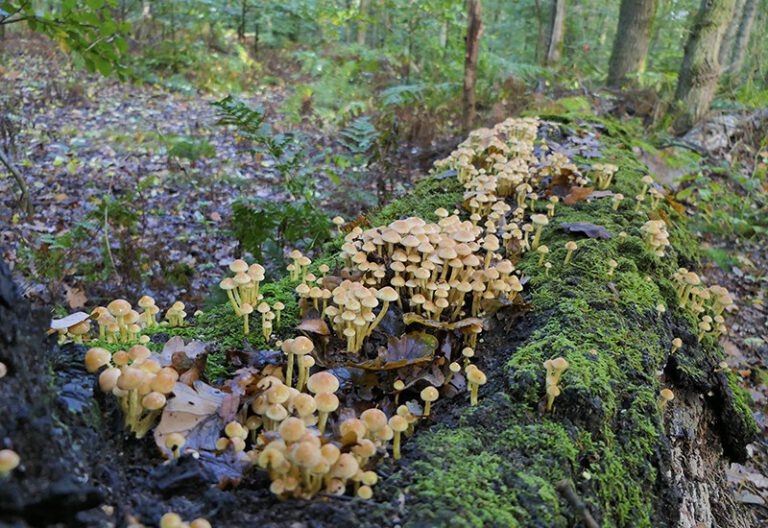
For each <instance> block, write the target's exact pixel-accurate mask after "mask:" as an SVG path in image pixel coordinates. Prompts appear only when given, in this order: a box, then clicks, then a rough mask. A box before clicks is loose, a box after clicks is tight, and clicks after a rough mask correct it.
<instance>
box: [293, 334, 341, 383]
mask: <svg viewBox="0 0 768 528" xmlns="http://www.w3.org/2000/svg"><path fill="white" fill-rule="evenodd" d="M289 346H290V350H291V354H290V355H289V356H288V361H289V364H288V368H287V369H286V384H287V385H288V386H289V387H290V386H291V382H290V379H291V377H292V376H293V365H291V363H290V361H291V359H292V358H293V359H294V361H296V360H297V359H298V360H299V361H301V359H302V358H303V357H304V356H305V355H306V354H309V353H310V352H312V350H314V348H315V345H314V343H312V340H311V339H309V338H308V337H305V336H299V337H297V338H296V339H293V340H291V343H290V345H289ZM297 366H298V369H299V375H298V380H297V382H296V389H297V390H299V391H301V390H302V389H303V388H304V383H305V381H306V379H305V375H306V371H305V369H304V368H303V367H304V365H303V363H301V362H299V363H298V365H297ZM329 375H330V376H331V377H333V375H332V374H329ZM289 376H290V377H289ZM310 379H311V378H310ZM334 379H336V378H335V377H334ZM307 388H309V385H307ZM336 388H337V389H338V381H337V384H336ZM310 390H311V389H310ZM321 392H328V391H321ZM330 392H336V391H335V390H334V391H330ZM313 394H317V392H314V391H313Z"/></svg>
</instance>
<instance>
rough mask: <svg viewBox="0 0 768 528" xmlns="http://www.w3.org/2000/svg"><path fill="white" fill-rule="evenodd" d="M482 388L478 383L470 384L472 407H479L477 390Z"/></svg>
mask: <svg viewBox="0 0 768 528" xmlns="http://www.w3.org/2000/svg"><path fill="white" fill-rule="evenodd" d="M479 388H480V385H478V384H477V383H470V384H469V390H470V396H469V403H470V405H477V390H478V389H479Z"/></svg>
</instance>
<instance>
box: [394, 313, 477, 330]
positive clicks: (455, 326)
mask: <svg viewBox="0 0 768 528" xmlns="http://www.w3.org/2000/svg"><path fill="white" fill-rule="evenodd" d="M403 322H404V323H405V324H406V325H409V324H412V323H418V324H420V325H423V326H426V327H429V328H436V329H438V330H461V329H462V328H467V327H469V326H473V325H482V324H483V320H482V319H480V318H478V317H467V318H466V319H461V320H459V321H455V322H453V323H450V322H447V321H435V320H434V319H427V318H426V317H422V316H421V315H419V314H417V313H414V312H408V313H405V314H403Z"/></svg>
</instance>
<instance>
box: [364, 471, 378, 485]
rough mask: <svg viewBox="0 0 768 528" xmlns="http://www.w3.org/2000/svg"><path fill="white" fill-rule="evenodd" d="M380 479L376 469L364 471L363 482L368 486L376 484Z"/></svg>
mask: <svg viewBox="0 0 768 528" xmlns="http://www.w3.org/2000/svg"><path fill="white" fill-rule="evenodd" d="M378 481H379V476H378V475H377V474H376V472H375V471H365V472H363V478H362V483H363V484H365V485H366V486H374V485H376V483H377V482H378Z"/></svg>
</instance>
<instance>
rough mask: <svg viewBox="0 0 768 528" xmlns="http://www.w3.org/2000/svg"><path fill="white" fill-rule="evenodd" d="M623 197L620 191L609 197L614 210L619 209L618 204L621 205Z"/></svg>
mask: <svg viewBox="0 0 768 528" xmlns="http://www.w3.org/2000/svg"><path fill="white" fill-rule="evenodd" d="M623 199H624V195H623V194H621V193H617V194H614V195H613V198H612V199H611V207H612V208H613V210H614V211H618V210H619V206H620V205H621V201H622V200H623Z"/></svg>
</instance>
